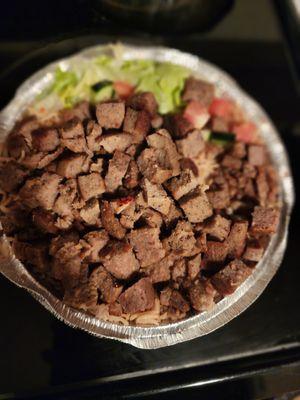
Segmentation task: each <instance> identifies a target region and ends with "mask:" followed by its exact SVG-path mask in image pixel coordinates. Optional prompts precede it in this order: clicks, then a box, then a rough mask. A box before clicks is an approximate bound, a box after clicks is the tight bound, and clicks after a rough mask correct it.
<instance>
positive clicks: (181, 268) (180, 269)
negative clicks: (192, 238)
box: [172, 258, 186, 283]
mask: <svg viewBox="0 0 300 400" xmlns="http://www.w3.org/2000/svg"><path fill="white" fill-rule="evenodd" d="M185 275H186V262H185V260H184V259H183V258H181V259H179V260H177V261H175V263H174V266H173V269H172V280H173V281H174V282H179V283H180V282H182V280H183V278H184V277H185Z"/></svg>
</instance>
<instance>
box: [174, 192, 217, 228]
mask: <svg viewBox="0 0 300 400" xmlns="http://www.w3.org/2000/svg"><path fill="white" fill-rule="evenodd" d="M179 204H180V207H181V208H182V209H183V211H184V213H185V215H186V217H187V218H188V220H189V221H190V222H193V223H197V222H202V221H204V220H205V219H206V218H208V217H210V216H211V215H212V213H213V211H212V207H211V205H210V203H209V201H208V199H207V196H206V194H205V193H204V192H202V190H201V189H200V187H198V188H197V189H195V190H194V191H192V192H190V193H189V194H187V195H186V196H184V197H182V198H181V199H180V200H179Z"/></svg>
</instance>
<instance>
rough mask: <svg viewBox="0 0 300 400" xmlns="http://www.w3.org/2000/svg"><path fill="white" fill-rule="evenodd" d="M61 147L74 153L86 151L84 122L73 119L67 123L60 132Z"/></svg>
mask: <svg viewBox="0 0 300 400" xmlns="http://www.w3.org/2000/svg"><path fill="white" fill-rule="evenodd" d="M59 133H60V138H61V139H60V143H61V146H63V147H66V148H68V149H69V150H71V151H73V152H74V153H83V152H85V151H86V141H85V136H84V129H83V125H82V122H81V121H80V120H79V119H78V118H76V117H75V118H73V119H71V120H69V121H68V122H66V123H65V124H64V125H63V127H62V128H60V130H59Z"/></svg>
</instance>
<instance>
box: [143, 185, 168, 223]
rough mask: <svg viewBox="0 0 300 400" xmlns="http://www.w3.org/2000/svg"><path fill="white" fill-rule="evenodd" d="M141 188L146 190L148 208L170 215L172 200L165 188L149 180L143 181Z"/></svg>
mask: <svg viewBox="0 0 300 400" xmlns="http://www.w3.org/2000/svg"><path fill="white" fill-rule="evenodd" d="M141 186H142V188H143V190H144V197H145V200H146V202H147V204H148V206H149V207H152V208H154V210H156V211H159V212H160V213H161V214H163V215H168V213H169V210H170V206H171V200H170V199H169V197H168V195H167V193H166V192H165V190H164V189H163V187H162V186H161V185H155V184H153V183H151V182H150V181H148V179H143V182H142V184H141Z"/></svg>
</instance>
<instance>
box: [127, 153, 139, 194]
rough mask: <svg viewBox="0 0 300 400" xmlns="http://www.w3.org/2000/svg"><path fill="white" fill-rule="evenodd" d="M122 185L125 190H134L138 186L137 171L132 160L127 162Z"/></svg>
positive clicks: (135, 164)
mask: <svg viewBox="0 0 300 400" xmlns="http://www.w3.org/2000/svg"><path fill="white" fill-rule="evenodd" d="M123 184H124V186H125V187H126V188H127V189H134V188H135V187H137V186H138V184H139V169H138V166H137V163H136V162H135V161H134V160H131V161H130V162H129V165H128V169H127V172H126V174H125V176H124V179H123Z"/></svg>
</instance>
